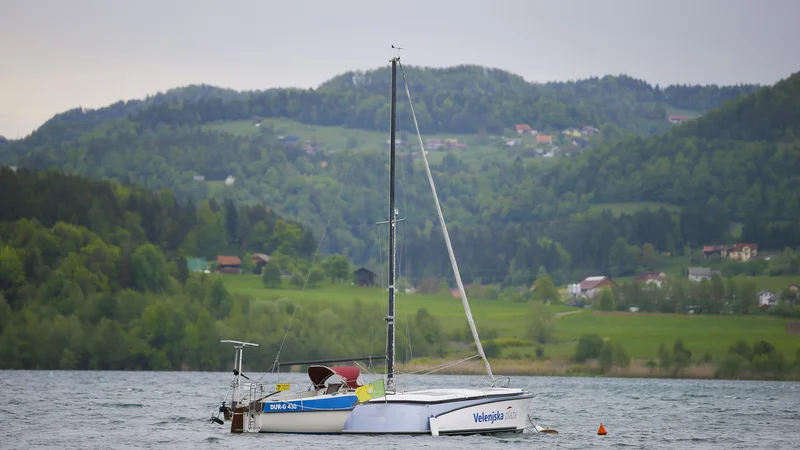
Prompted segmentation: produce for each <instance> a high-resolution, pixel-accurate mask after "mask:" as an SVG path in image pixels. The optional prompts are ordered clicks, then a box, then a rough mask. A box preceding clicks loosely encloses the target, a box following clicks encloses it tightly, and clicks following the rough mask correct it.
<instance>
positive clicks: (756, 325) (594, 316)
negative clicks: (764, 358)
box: [554, 311, 800, 359]
mask: <svg viewBox="0 0 800 450" xmlns="http://www.w3.org/2000/svg"><path fill="white" fill-rule="evenodd" d="M786 322H787V321H786V320H784V319H777V318H774V317H768V316H701V315H688V314H646V313H622V312H608V313H604V312H598V311H586V312H583V313H580V314H570V315H567V316H564V317H562V318H560V319H559V321H558V327H557V331H556V333H557V339H558V340H561V341H569V340H572V339H577V337H579V336H580V335H581V334H583V333H594V334H598V335H600V336H602V337H603V338H605V339H609V340H611V341H614V342H620V343H622V345H623V347H624V348H625V350H626V351H627V352H628V354H629V355H630V356H631V357H632V358H648V357H655V355H656V351H657V350H658V346H659V344H661V343H663V344H664V345H665V346H667V348H670V349H671V348H672V344H673V343H674V342H675V340H676V339H678V338H680V339H682V340H683V343H684V345H685V346H686V348H688V349H689V350H691V352H692V355H693V357H697V358H700V357H702V356H703V355H705V354H709V355H711V356H712V357H714V358H715V359H716V358H719V357H720V356H721V355H723V354H724V353H725V352H726V351H727V350H728V347H730V346H731V344H733V343H735V342H736V341H737V340H739V339H744V340H746V341H748V342H749V343H750V345H752V344H753V342H754V341H759V340H765V341H768V342H770V343H772V344H773V345H775V347H776V348H777V350H778V351H779V352H781V353H784V354H785V355H786V356H787V357H789V358H790V359H794V354H795V352H796V351H797V350H798V349H799V348H800V335H797V334H788V333H787V332H786ZM554 350H555V349H554Z"/></svg>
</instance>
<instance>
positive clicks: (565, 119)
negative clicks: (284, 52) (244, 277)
mask: <svg viewBox="0 0 800 450" xmlns="http://www.w3.org/2000/svg"><path fill="white" fill-rule="evenodd" d="M385 72H386V70H383V71H370V72H367V73H363V74H356V73H350V74H346V75H343V76H340V77H335V78H334V79H332V80H331V81H330V82H329V83H325V84H324V85H323V86H320V88H319V89H316V90H309V91H302V90H281V89H277V90H269V91H264V92H252V93H241V94H239V95H234V94H232V93H221V94H220V96H215V95H216V94H214V92H213V90H201V92H202V93H203V94H202V95H195V94H192V93H191V91H187V92H176V93H174V94H172V95H173V97H172V99H171V100H167V99H164V100H162V101H151V102H149V103H147V102H145V103H142V104H137V105H138V106H136V108H134V110H131V111H129V112H128V115H127V116H124V111H125V108H121V109H120V108H117V109H115V110H114V111H116V112H115V113H114V115H113V117H112V118H111V120H108V121H105V122H102V123H100V124H96V123H95V122H97V121H96V120H95V119H97V120H99V119H100V118H101V117H102V114H101V112H100V111H96V112H92V113H86V114H88V115H92V117H93V118H94V119H92V121H90V122H91V123H92V124H95V125H96V126H95V125H92V126H94V128H91V127H88V128H91V130H88V129H87V130H86V131H84V132H83V133H82V134H81V133H78V131H80V130H85V129H84V128H81V127H80V126H77V130H78V131H76V130H75V129H70V128H69V126H68V125H69V122H66V121H64V120H54V121H53V123H51V124H49V125H48V127H47V128H44V129H43V130H41V136H38V137H37V133H34V136H32V137H31V138H30V139H26V140H23V141H15V142H12V143H11V144H9V145H8V146H7V147H6V148H5V149H4V150H3V151H0V155H2V157H1V158H2V159H3V160H7V161H15V162H18V163H20V164H23V165H28V166H31V167H53V166H57V167H59V168H61V169H63V170H66V171H68V172H75V173H80V174H84V175H88V176H92V177H96V178H114V179H118V180H131V181H133V182H136V183H139V184H141V185H143V186H146V187H148V188H150V189H164V188H169V189H172V190H173V191H174V192H175V193H176V195H177V196H178V197H179V198H192V199H193V200H194V201H195V202H199V201H200V200H202V199H205V198H208V197H211V198H215V199H217V201H218V202H223V201H224V200H230V201H233V202H235V203H248V204H256V203H264V204H265V205H267V207H268V208H270V209H271V210H273V211H275V212H277V213H278V214H281V215H282V216H285V217H287V218H291V219H293V220H297V221H299V222H300V223H303V224H304V225H306V226H307V227H308V229H310V230H311V232H312V233H313V235H314V236H315V237H316V238H317V239H319V238H321V237H322V235H323V234H325V239H323V240H322V250H323V251H324V252H326V253H344V254H346V255H347V256H348V257H349V258H350V259H351V260H352V261H354V262H358V263H370V262H374V261H377V260H378V259H379V258H382V257H381V251H380V247H379V245H380V240H379V239H376V235H377V234H378V233H379V231H378V230H377V228H376V227H375V225H374V223H375V222H376V221H378V220H381V219H382V218H383V216H384V215H385V203H386V192H385V186H386V185H387V181H388V180H387V178H388V177H387V174H386V167H387V161H386V153H385V139H384V138H383V137H381V135H382V134H384V133H385V121H386V118H387V114H385V113H387V111H386V110H385V107H386V98H385V97H386V95H385V84H383V82H384V81H386V73H385ZM406 72H407V74H408V77H409V79H410V80H411V81H410V83H411V84H412V90H413V91H414V92H415V97H417V98H418V100H417V103H419V104H420V115H421V116H422V115H425V114H424V113H423V110H424V109H427V116H429V119H430V120H429V121H428V125H427V126H426V127H425V129H423V132H424V136H425V138H426V139H427V138H432V137H436V136H439V137H452V138H456V139H458V140H459V142H460V143H463V144H465V145H466V147H462V148H458V149H456V150H452V151H434V150H431V153H430V154H429V156H430V157H431V158H430V159H431V161H432V163H433V164H434V167H433V168H432V172H433V176H434V178H435V180H436V183H437V189H438V192H439V195H440V198H441V199H442V203H443V209H444V211H445V214H446V216H447V220H448V223H449V225H450V229H451V233H452V237H453V241H454V244H455V246H456V248H457V249H458V256H459V260H460V261H462V267H463V269H462V274H463V276H464V277H465V278H466V279H467V280H468V281H480V282H484V283H487V282H488V283H501V284H503V285H504V286H508V285H523V284H528V285H529V284H530V283H532V282H533V281H534V280H535V279H536V277H537V276H538V275H539V274H541V273H544V272H546V273H548V274H550V275H552V276H553V277H554V279H555V280H556V281H557V282H558V283H561V284H565V283H568V282H574V281H576V280H579V279H581V278H582V277H583V276H586V275H587V274H592V273H603V274H608V275H611V276H615V277H629V276H633V275H635V274H636V273H637V272H638V271H642V270H644V269H646V268H657V267H667V266H669V265H670V261H669V260H665V259H663V258H662V259H658V260H657V259H654V258H649V259H648V262H647V263H646V262H645V259H647V258H644V257H643V256H642V255H643V254H644V249H645V248H646V247H647V248H648V252H649V251H650V250H649V249H650V247H652V249H653V250H652V251H653V252H654V253H655V254H658V255H667V254H669V255H679V254H682V253H687V250H686V249H687V248H689V251H688V252H689V253H691V249H692V248H694V249H697V248H699V247H700V246H702V245H706V244H708V243H732V242H733V240H734V236H733V234H734V233H732V231H737V233H736V234H739V233H738V229H732V227H731V223H732V222H737V223H741V224H742V228H741V239H744V240H750V241H755V242H758V243H759V245H760V246H761V248H762V249H764V250H765V251H775V252H779V251H782V250H783V249H784V248H785V247H796V246H798V245H800V243H799V242H797V238H796V236H798V235H800V233H796V232H795V228H793V225H792V224H794V223H796V221H793V220H792V219H793V218H794V217H795V216H796V215H797V214H798V212H797V211H800V207H798V206H796V205H797V201H796V198H795V196H793V193H794V192H796V191H797V190H796V189H794V187H795V185H796V184H797V176H796V171H792V170H788V169H787V168H790V167H792V166H793V164H794V163H795V161H794V159H793V158H794V157H795V156H794V155H795V154H796V152H795V151H794V147H793V145H795V144H794V143H793V141H787V142H778V141H769V140H768V141H763V140H762V141H744V140H737V141H719V140H715V139H713V138H705V137H703V138H702V139H699V140H698V139H697V138H690V137H684V136H683V134H682V133H685V131H682V130H688V129H690V128H691V127H698V126H700V127H703V130H706V129H709V130H713V129H714V128H716V129H718V130H719V133H720V134H721V135H726V134H727V133H728V131H727V130H728V129H729V128H730V127H732V126H735V127H738V128H742V129H747V127H748V124H747V123H740V122H741V121H740V120H739V119H738V118H737V117H742V116H747V114H748V113H747V111H748V108H750V107H751V106H748V105H755V106H752V107H753V108H757V109H758V110H759V111H760V112H762V113H763V111H762V109H764V108H769V107H768V106H764V105H772V106H773V107H774V108H775V109H776V110H778V111H783V110H785V109H786V108H787V106H786V105H784V103H787V102H788V103H787V104H789V105H790V104H791V102H793V101H796V99H795V98H794V94H793V91H792V90H791V89H788V88H787V86H791V83H793V80H795V79H796V78H797V76H796V75H795V76H793V77H791V78H789V79H787V80H786V81H784V82H781V83H778V84H777V85H776V86H774V87H767V88H763V89H761V90H759V91H758V92H757V93H755V94H751V95H750V96H749V97H747V98H745V99H744V100H735V105H743V106H741V107H740V106H736V108H739V109H737V111H736V116H735V117H734V115H733V114H723V115H719V114H720V113H717V112H715V113H713V114H707V115H704V116H702V117H700V118H697V119H695V120H693V121H690V122H689V123H687V124H684V125H680V126H675V127H672V131H671V132H668V133H666V134H663V135H657V136H653V137H650V138H647V139H643V138H640V137H633V136H631V135H630V134H626V132H633V133H638V134H649V132H643V131H642V130H643V129H644V128H642V127H643V126H644V127H645V128H646V127H647V126H651V125H653V124H661V125H658V126H657V127H656V128H658V130H661V129H663V127H662V126H667V127H668V128H669V125H668V121H666V120H665V117H666V116H665V115H664V114H666V106H664V107H663V109H664V111H663V112H664V114H661V111H660V110H659V111H655V110H656V109H658V108H657V107H656V106H657V105H658V104H659V103H663V104H669V106H670V107H672V108H678V109H682V110H694V111H697V112H702V113H705V112H706V111H707V110H706V108H709V107H714V106H717V105H719V104H721V103H723V102H724V101H725V100H729V99H732V98H734V99H735V98H737V97H738V96H740V95H741V94H746V93H747V92H751V91H752V90H753V89H755V87H746V86H739V87H730V88H720V87H714V86H708V87H703V88H698V87H686V86H683V87H680V86H678V87H668V88H665V89H660V88H659V89H656V88H654V87H652V86H649V85H648V84H647V83H644V82H641V81H639V80H635V79H632V78H630V77H625V76H620V77H603V78H599V79H588V80H581V81H576V82H571V83H548V84H530V83H526V82H524V80H521V79H520V78H519V77H514V76H512V75H510V74H507V73H504V72H502V71H493V70H488V69H487V70H486V71H484V70H483V69H481V68H476V67H473V66H465V67H458V68H453V69H451V70H438V69H437V70H434V69H430V70H427V69H425V70H423V69H417V68H412V67H407V68H406ZM751 88H752V89H751ZM417 93H418V94H417ZM190 94H191V95H190ZM223 94H224V95H226V96H227V97H224V96H223ZM526 96H534V97H535V101H526V99H528V97H526ZM401 103H403V102H401ZM422 105H425V106H424V107H423V106H422ZM726 105H727V104H726ZM662 106H663V105H662ZM725 108H728V106H725V107H723V108H722V109H720V111H724V110H725ZM648 111H649V112H648ZM654 111H655V112H654ZM651 113H652V114H651ZM74 115H76V116H80V114H78V113H75V114H74ZM120 115H122V116H124V117H120ZM787 117H789V118H790V117H792V116H791V115H789V116H787ZM781 120H784V121H785V120H790V119H788V118H787V119H781ZM75 121H77V122H79V121H78V120H77V119H76V120H75ZM521 122H522V123H525V122H527V123H529V124H530V125H532V126H535V127H537V128H539V129H540V131H542V132H547V133H553V134H554V135H555V136H557V138H556V141H557V146H558V147H559V152H558V153H557V155H556V156H553V157H544V156H542V155H540V154H538V153H537V152H536V149H534V148H533V146H532V145H527V144H530V143H531V140H532V139H534V137H533V136H523V138H524V142H522V144H524V145H522V146H520V147H517V146H514V147H508V146H506V145H505V142H504V141H503V138H512V137H519V135H517V134H516V132H515V131H514V130H513V129H511V127H513V126H514V125H515V124H517V123H521ZM756 123H757V122H752V123H750V125H751V126H752V125H753V124H756ZM256 124H258V125H259V126H258V127H256V126H255V125H256ZM476 124H483V125H485V126H475V125H476ZM584 124H586V125H594V126H597V127H598V128H599V129H600V132H599V133H594V134H592V136H587V139H586V142H585V143H583V144H582V145H584V144H585V148H583V149H582V148H580V146H578V145H572V144H566V142H565V141H567V139H565V138H563V137H558V136H564V135H563V133H561V130H562V129H563V128H567V127H580V126H581V125H584ZM707 124H713V125H707ZM57 125H58V126H57ZM59 127H60V128H59ZM659 127H662V128H659ZM787 128H788V129H791V126H790V127H787ZM59 130H60V131H59ZM370 130H373V131H370ZM400 130H401V139H403V136H402V135H403V134H404V133H406V136H405V137H406V138H407V137H408V135H411V136H412V137H413V133H412V131H413V128H412V124H411V123H410V121H409V120H408V117H407V111H405V112H402V111H401V114H400ZM656 131H657V130H656ZM62 132H63V133H62ZM653 132H655V131H653ZM75 133H77V134H78V135H80V139H79V140H74V135H75ZM287 136H296V137H297V138H298V139H297V142H296V143H294V142H293V143H288V144H287V141H286V137H287ZM281 137H283V138H284V139H283V140H282V139H281ZM406 140H407V141H409V142H411V144H412V145H413V139H406ZM305 141H309V142H308V143H306V142H305ZM559 141H560V142H559ZM56 142H57V144H56ZM342 146H344V148H342ZM348 147H349V148H348ZM410 147H411V146H409V147H403V148H401V154H406V153H408V150H412V149H411V148H410ZM540 147H543V148H542V150H552V148H549V146H548V145H543V146H540ZM562 147H563V149H562ZM567 150H569V151H567ZM403 156H405V155H403ZM398 168H399V173H398V201H399V202H400V203H399V205H398V206H399V207H400V209H401V213H402V214H403V215H404V216H405V217H406V218H407V219H408V221H407V222H406V223H404V225H403V227H402V230H401V233H400V239H401V240H402V242H403V244H402V245H403V246H404V247H403V249H404V251H407V253H406V254H404V258H407V259H409V260H411V261H413V262H414V263H413V264H412V265H411V266H412V269H411V273H410V275H411V277H412V278H413V279H414V280H415V281H418V280H420V279H421V278H422V277H426V276H427V277H438V278H443V279H445V280H450V269H449V267H448V261H447V258H446V254H445V253H444V251H443V248H444V245H443V242H442V238H441V235H440V233H439V231H438V229H437V226H436V221H435V220H434V219H435V211H434V210H433V207H432V202H431V197H430V191H429V187H428V184H427V180H426V178H425V174H424V171H423V170H422V167H421V164H420V162H419V161H418V160H414V159H409V158H405V157H403V158H401V160H400V163H399V165H398ZM196 176H198V177H199V176H202V177H204V180H205V181H195V180H194V177H196ZM228 176H232V177H234V179H235V184H234V185H233V186H226V187H224V188H222V187H221V186H220V182H221V181H222V180H224V179H226V178H227V177H228ZM643 202H644V203H643ZM623 204H624V206H620V205H623ZM645 204H646V205H647V206H650V207H652V208H642V206H643V205H645ZM604 205H616V206H614V207H611V208H612V210H613V211H612V212H610V213H609V214H604V213H603V212H602V211H603V210H604V208H605V207H606V206H604ZM661 206H664V208H663V209H662V208H661ZM656 207H658V209H657V210H656V209H655V208H656ZM677 208H680V211H677ZM586 211H590V212H597V214H581V213H584V212H586ZM648 244H649V245H650V247H648ZM683 256H690V255H689V254H685V255H683Z"/></svg>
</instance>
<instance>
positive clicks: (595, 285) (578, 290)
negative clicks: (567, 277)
mask: <svg viewBox="0 0 800 450" xmlns="http://www.w3.org/2000/svg"><path fill="white" fill-rule="evenodd" d="M614 286H616V283H614V282H613V281H611V279H610V278H608V277H606V276H594V277H587V278H585V279H584V280H583V281H581V282H580V283H576V284H570V285H569V286H567V293H569V295H571V296H572V297H586V298H593V297H594V296H595V295H597V294H598V293H599V292H600V291H602V290H603V289H605V288H609V289H610V288H613V287H614Z"/></svg>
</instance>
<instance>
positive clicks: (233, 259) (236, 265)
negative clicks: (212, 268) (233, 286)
mask: <svg viewBox="0 0 800 450" xmlns="http://www.w3.org/2000/svg"><path fill="white" fill-rule="evenodd" d="M217 272H219V273H242V260H241V259H239V257H238V256H224V255H219V256H217Z"/></svg>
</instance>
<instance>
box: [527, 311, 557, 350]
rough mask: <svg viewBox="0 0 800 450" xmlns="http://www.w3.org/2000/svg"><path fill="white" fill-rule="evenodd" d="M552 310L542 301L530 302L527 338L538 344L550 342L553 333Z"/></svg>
mask: <svg viewBox="0 0 800 450" xmlns="http://www.w3.org/2000/svg"><path fill="white" fill-rule="evenodd" d="M553 319H554V317H553V312H552V311H550V308H547V307H546V306H544V305H543V304H542V303H539V302H533V303H531V307H530V312H529V320H528V339H532V340H534V341H536V342H537V343H539V344H546V343H548V342H550V341H551V340H552V338H553V335H554V334H555V322H554V320H553Z"/></svg>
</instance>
